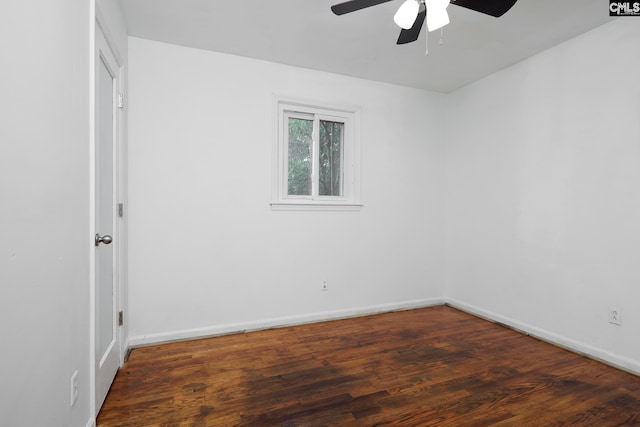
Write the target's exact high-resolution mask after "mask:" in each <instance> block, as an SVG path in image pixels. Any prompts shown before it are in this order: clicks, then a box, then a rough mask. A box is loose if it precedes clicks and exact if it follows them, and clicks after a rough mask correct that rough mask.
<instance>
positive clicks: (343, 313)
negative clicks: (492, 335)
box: [129, 298, 445, 348]
mask: <svg viewBox="0 0 640 427" xmlns="http://www.w3.org/2000/svg"><path fill="white" fill-rule="evenodd" d="M444 303H445V299H444V298H427V299H420V300H413V301H402V302H398V303H389V304H380V305H373V306H367V307H357V308H349V309H344V310H335V311H323V312H317V313H310V314H302V315H297V316H286V317H276V318H271V319H263V320H254V321H250V322H240V323H228V324H224V325H212V326H207V327H204V328H193V329H184V330H179V331H171V332H162V333H158V334H149V335H137V336H130V337H129V346H130V347H132V348H133V347H141V346H146V345H153V344H161V343H167V342H173V341H182V340H188V339H195V338H205V337H212V336H218V335H226V334H232V333H239V332H247V331H257V330H261V329H270V328H277V327H284V326H292V325H301V324H304V323H312V322H321V321H325V320H337V319H345V318H349V317H358V316H367V315H371V314H378V313H385V312H390V311H400V310H410V309H413V308H421V307H430V306H434V305H442V304H444Z"/></svg>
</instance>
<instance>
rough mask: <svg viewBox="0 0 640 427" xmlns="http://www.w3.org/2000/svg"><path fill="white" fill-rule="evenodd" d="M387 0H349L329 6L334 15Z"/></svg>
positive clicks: (386, 0)
mask: <svg viewBox="0 0 640 427" xmlns="http://www.w3.org/2000/svg"><path fill="white" fill-rule="evenodd" d="M388 1H391V0H350V1H346V2H344V3H340V4H334V5H333V6H331V11H332V12H333V13H335V14H336V15H344V14H345V13H349V12H355V11H356V10H360V9H365V8H367V7H371V6H375V5H377V4H381V3H386V2H388Z"/></svg>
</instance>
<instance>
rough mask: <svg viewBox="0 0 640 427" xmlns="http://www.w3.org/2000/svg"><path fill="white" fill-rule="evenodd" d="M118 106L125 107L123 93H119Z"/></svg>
mask: <svg viewBox="0 0 640 427" xmlns="http://www.w3.org/2000/svg"><path fill="white" fill-rule="evenodd" d="M118 108H124V95H123V94H122V93H119V94H118Z"/></svg>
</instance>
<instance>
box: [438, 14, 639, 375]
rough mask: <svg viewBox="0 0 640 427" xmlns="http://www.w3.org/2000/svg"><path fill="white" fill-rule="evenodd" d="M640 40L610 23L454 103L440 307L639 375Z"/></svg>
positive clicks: (634, 29)
mask: <svg viewBox="0 0 640 427" xmlns="http://www.w3.org/2000/svg"><path fill="white" fill-rule="evenodd" d="M639 40H640V26H638V23H637V22H636V21H634V22H632V20H629V19H618V20H616V21H614V22H613V23H610V24H607V25H605V26H602V27H600V28H597V29H596V30H594V31H591V32H590V33H587V34H584V35H582V36H580V37H578V38H576V39H573V40H571V41H569V42H567V43H564V44H562V45H560V46H557V47H555V48H553V49H551V50H549V51H546V52H544V53H542V54H540V55H537V56H535V57H533V58H531V59H529V60H526V61H524V62H522V63H519V64H517V65H516V66H514V67H511V68H508V69H506V70H503V71H501V72H499V73H496V74H494V75H492V76H490V77H488V78H486V79H484V80H482V81H479V82H477V83H474V84H472V85H470V86H468V87H466V88H463V89H461V90H459V91H457V92H455V93H453V94H451V95H450V96H449V97H448V99H447V105H448V108H447V162H446V164H447V167H446V170H447V186H446V189H447V196H446V197H447V220H448V223H447V276H448V277H447V291H446V292H447V296H448V297H450V298H451V299H452V301H453V302H454V303H456V304H459V305H461V306H463V307H465V308H467V309H471V310H472V311H476V312H478V313H480V314H483V315H488V316H489V317H492V318H494V319H497V320H501V321H504V322H506V323H509V324H512V325H514V326H517V327H521V328H523V329H525V330H528V331H531V332H534V333H536V334H538V335H541V336H543V337H545V338H548V339H552V340H555V341H557V342H559V343H561V344H564V345H568V346H571V347H573V348H575V349H578V350H581V351H586V352H589V353H590V354H592V355H594V356H596V357H601V358H603V359H606V360H608V361H609V362H611V363H615V364H618V365H620V366H622V367H625V368H627V369H631V370H634V371H635V372H640V340H639V339H638V337H640V263H639V262H638V259H639V258H638V255H639V253H640V252H639V245H640V221H639V218H640V130H639V129H640V121H639V120H640V119H639V117H640V85H639V84H638V76H639V75H640V56H639V55H637V46H638V41H639ZM612 305H614V306H617V307H618V308H619V309H620V310H621V312H622V320H623V324H622V326H614V325H612V324H609V323H608V321H607V320H608V319H607V316H608V307H609V306H612Z"/></svg>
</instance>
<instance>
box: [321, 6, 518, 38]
mask: <svg viewBox="0 0 640 427" xmlns="http://www.w3.org/2000/svg"><path fill="white" fill-rule="evenodd" d="M389 1H392V0H349V1H346V2H344V3H339V4H336V5H333V6H331V11H333V13H335V14H336V15H344V14H345V13H350V12H355V11H357V10H360V9H365V8H367V7H371V6H375V5H378V4H381V3H386V2H389ZM516 1H518V0H405V2H404V3H403V4H402V6H400V8H399V9H398V11H397V12H396V14H395V16H394V18H393V19H394V21H395V22H396V24H398V26H399V27H400V28H402V30H401V31H400V36H399V37H398V41H397V42H396V44H406V43H411V42H414V41H416V40H418V36H419V35H420V30H422V25H423V24H424V21H425V19H426V21H427V29H428V30H429V31H434V30H437V29H439V28H442V27H444V26H445V25H447V24H448V23H449V14H448V13H447V6H449V3H452V4H455V5H456V6H460V7H464V8H467V9H471V10H475V11H476V12H480V13H484V14H486V15H491V16H495V17H496V18H497V17H500V16H502V15H504V14H505V13H506V12H507V11H508V10H509V9H511V7H512V6H513V5H514V4H515V3H516ZM427 11H428V12H429V13H428V14H427Z"/></svg>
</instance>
